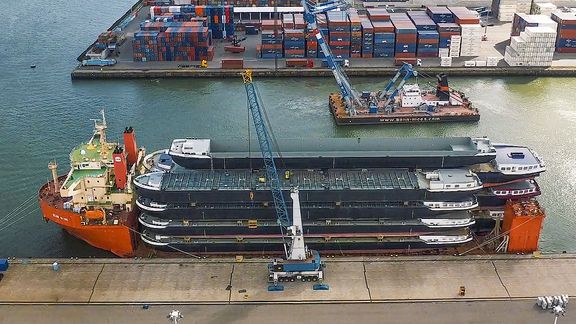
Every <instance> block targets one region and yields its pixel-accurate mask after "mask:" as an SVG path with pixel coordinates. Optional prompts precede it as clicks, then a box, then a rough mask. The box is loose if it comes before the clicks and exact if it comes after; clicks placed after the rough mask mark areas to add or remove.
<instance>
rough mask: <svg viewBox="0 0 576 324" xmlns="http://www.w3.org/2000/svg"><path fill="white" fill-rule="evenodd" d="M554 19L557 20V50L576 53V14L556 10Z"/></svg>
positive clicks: (553, 15)
mask: <svg viewBox="0 0 576 324" xmlns="http://www.w3.org/2000/svg"><path fill="white" fill-rule="evenodd" d="M552 20H553V21H554V22H556V23H557V24H558V25H557V28H556V33H557V36H556V52H558V53H576V14H574V13H572V12H571V13H565V12H555V13H553V14H552Z"/></svg>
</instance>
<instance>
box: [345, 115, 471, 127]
mask: <svg viewBox="0 0 576 324" xmlns="http://www.w3.org/2000/svg"><path fill="white" fill-rule="evenodd" d="M479 120H480V115H479V114H477V115H463V116H458V115H455V116H450V115H443V116H434V115H427V114H413V115H402V116H394V115H370V114H364V115H355V116H338V117H336V116H335V117H334V121H335V122H336V125H338V126H346V125H348V126H352V125H386V124H412V123H446V122H453V123H456V122H469V123H474V122H478V121H479Z"/></svg>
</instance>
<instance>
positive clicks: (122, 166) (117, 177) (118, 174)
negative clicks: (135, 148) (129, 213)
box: [112, 146, 128, 189]
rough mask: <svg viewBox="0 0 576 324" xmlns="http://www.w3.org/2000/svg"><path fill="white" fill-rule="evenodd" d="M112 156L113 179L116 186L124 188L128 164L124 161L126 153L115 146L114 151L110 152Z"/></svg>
mask: <svg viewBox="0 0 576 324" xmlns="http://www.w3.org/2000/svg"><path fill="white" fill-rule="evenodd" d="M112 158H113V159H114V181H115V184H116V188H118V189H124V188H126V181H127V174H128V166H127V163H126V155H125V154H124V150H122V148H121V147H118V146H116V148H115V149H114V153H112Z"/></svg>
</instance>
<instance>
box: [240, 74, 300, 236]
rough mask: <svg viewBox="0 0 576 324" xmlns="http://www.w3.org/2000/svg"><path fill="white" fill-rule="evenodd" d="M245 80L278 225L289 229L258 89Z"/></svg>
mask: <svg viewBox="0 0 576 324" xmlns="http://www.w3.org/2000/svg"><path fill="white" fill-rule="evenodd" d="M244 80H245V82H244V86H245V88H246V93H247V95H248V103H249V109H250V113H251V115H252V119H253V121H254V127H255V128H256V135H257V137H258V143H259V144H260V151H261V152H262V157H263V160H264V166H265V167H266V177H267V181H268V182H269V184H270V189H271V191H272V199H273V201H274V208H275V210H276V216H277V217H278V223H279V224H280V225H282V226H283V227H288V226H290V225H291V223H292V222H291V220H290V217H289V216H288V208H287V207H286V201H285V200H284V195H283V194H282V189H281V186H280V178H279V177H278V170H277V169H276V165H275V163H274V156H273V154H272V146H271V145H270V140H269V138H270V137H269V134H268V131H267V130H266V124H265V123H264V118H263V117H262V109H261V108H260V104H259V103H258V97H257V94H256V89H255V88H254V84H253V83H252V80H251V78H250V77H248V78H246V77H244Z"/></svg>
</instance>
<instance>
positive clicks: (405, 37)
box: [396, 34, 417, 44]
mask: <svg viewBox="0 0 576 324" xmlns="http://www.w3.org/2000/svg"><path fill="white" fill-rule="evenodd" d="M416 39H417V37H416V34H396V43H402V44H416Z"/></svg>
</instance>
